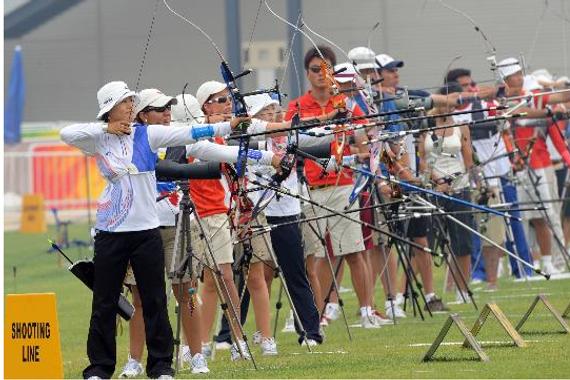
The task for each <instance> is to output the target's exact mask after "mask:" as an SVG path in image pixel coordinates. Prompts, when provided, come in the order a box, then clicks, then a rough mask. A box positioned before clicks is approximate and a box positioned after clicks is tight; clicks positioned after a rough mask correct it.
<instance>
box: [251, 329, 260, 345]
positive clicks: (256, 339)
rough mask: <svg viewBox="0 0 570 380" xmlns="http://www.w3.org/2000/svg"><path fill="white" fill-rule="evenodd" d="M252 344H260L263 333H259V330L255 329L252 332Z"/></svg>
mask: <svg viewBox="0 0 570 380" xmlns="http://www.w3.org/2000/svg"><path fill="white" fill-rule="evenodd" d="M251 340H252V341H253V344H261V341H262V340H263V335H261V331H256V332H254V333H253V336H252V339H251Z"/></svg>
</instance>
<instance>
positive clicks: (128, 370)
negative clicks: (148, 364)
mask: <svg viewBox="0 0 570 380" xmlns="http://www.w3.org/2000/svg"><path fill="white" fill-rule="evenodd" d="M142 373H143V366H142V364H141V363H139V362H138V361H136V360H135V359H133V358H131V356H130V355H129V360H128V361H127V363H126V364H125V366H124V367H123V372H121V374H120V375H119V377H120V378H121V379H127V378H130V377H137V376H140V375H142Z"/></svg>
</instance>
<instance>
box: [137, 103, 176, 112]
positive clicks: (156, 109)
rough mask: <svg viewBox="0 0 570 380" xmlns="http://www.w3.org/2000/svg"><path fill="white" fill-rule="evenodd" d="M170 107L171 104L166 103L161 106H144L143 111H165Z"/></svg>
mask: <svg viewBox="0 0 570 380" xmlns="http://www.w3.org/2000/svg"><path fill="white" fill-rule="evenodd" d="M171 108H172V105H171V104H167V105H165V106H163V107H146V108H145V109H144V112H153V111H154V112H165V111H167V110H168V111H170V109H171Z"/></svg>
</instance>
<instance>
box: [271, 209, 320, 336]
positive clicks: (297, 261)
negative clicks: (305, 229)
mask: <svg viewBox="0 0 570 380" xmlns="http://www.w3.org/2000/svg"><path fill="white" fill-rule="evenodd" d="M294 220H299V215H294V216H286V217H274V216H268V217H267V222H268V223H269V224H279V223H286V222H291V221H294ZM270 234H271V245H272V246H273V250H274V251H275V256H277V263H278V264H279V266H280V267H281V270H282V271H283V276H284V277H285V281H286V282H287V287H288V288H289V292H290V293H291V298H292V299H293V304H294V305H295V308H296V309H297V313H299V319H300V320H301V323H302V324H303V327H304V328H305V331H306V332H307V338H309V339H313V340H315V341H317V342H319V343H322V341H323V337H322V336H321V334H320V333H319V312H318V310H317V306H316V305H315V297H314V295H313V291H312V290H311V286H310V284H309V279H308V278H307V272H306V269H305V255H304V252H303V239H302V235H301V229H300V227H299V224H290V225H287V226H281V227H277V228H274V229H272V230H271V233H270ZM295 329H296V330H297V333H300V332H301V331H300V329H299V326H297V323H295ZM301 342H303V337H302V336H300V337H299V343H301Z"/></svg>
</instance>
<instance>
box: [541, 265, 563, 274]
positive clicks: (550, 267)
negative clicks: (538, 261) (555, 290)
mask: <svg viewBox="0 0 570 380" xmlns="http://www.w3.org/2000/svg"><path fill="white" fill-rule="evenodd" d="M542 271H543V272H544V273H547V274H558V273H560V272H559V271H558V269H556V268H555V267H554V265H552V262H547V263H546V262H543V263H542Z"/></svg>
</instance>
